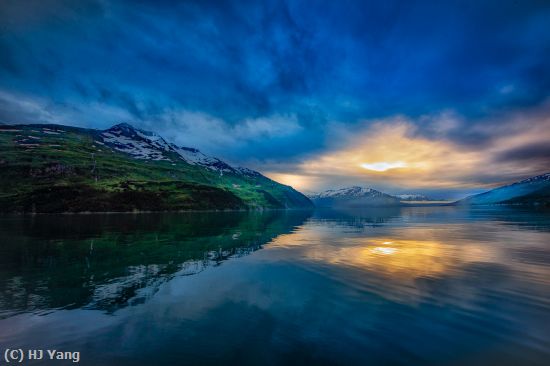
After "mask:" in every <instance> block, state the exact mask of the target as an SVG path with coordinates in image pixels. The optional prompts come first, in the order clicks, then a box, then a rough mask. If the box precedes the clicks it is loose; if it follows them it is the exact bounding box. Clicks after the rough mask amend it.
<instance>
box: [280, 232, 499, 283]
mask: <svg viewBox="0 0 550 366" xmlns="http://www.w3.org/2000/svg"><path fill="white" fill-rule="evenodd" d="M346 230H348V229H346V228H342V227H332V228H331V229H328V230H327V229H326V228H322V227H315V226H309V227H307V226H306V227H304V228H302V229H301V230H298V231H296V232H294V233H292V234H288V235H282V236H280V237H278V238H276V239H275V240H274V241H273V242H272V243H271V244H270V246H269V247H270V248H273V249H276V248H282V247H283V248H285V249H290V250H292V251H293V253H295V256H292V258H293V260H297V259H301V260H306V261H308V262H318V263H319V264H325V265H326V264H328V265H330V266H329V267H328V268H327V269H326V270H328V271H331V268H333V269H334V270H338V268H341V269H347V271H348V272H349V274H350V277H353V279H352V281H367V282H370V283H371V284H372V283H374V282H377V281H380V283H382V282H383V283H384V287H386V289H387V288H388V287H389V286H410V287H414V286H415V284H414V281H415V280H416V279H418V278H427V277H432V278H433V277H444V276H447V275H451V276H453V275H456V274H457V272H458V271H460V269H461V268H462V267H464V266H466V265H467V264H468V263H474V262H484V263H502V262H503V261H504V262H506V261H505V260H504V259H505V255H506V254H505V252H504V251H503V248H501V247H498V246H491V245H486V244H485V243H483V242H479V241H477V240H475V239H473V238H465V237H457V236H455V235H453V228H452V227H449V228H446V229H445V230H441V228H439V230H438V229H433V228H426V227H424V228H407V229H400V230H396V231H392V230H383V231H382V232H380V233H377V232H376V231H374V232H373V231H370V232H353V231H349V232H348V231H346ZM343 234H344V235H343ZM377 234H378V235H377ZM358 271H359V272H365V273H368V275H367V276H364V275H363V276H358V274H357V272H358ZM361 278H363V279H361Z"/></svg>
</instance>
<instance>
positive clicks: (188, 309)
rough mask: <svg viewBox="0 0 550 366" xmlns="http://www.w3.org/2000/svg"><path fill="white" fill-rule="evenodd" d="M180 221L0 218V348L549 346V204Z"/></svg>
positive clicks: (181, 355) (367, 355) (422, 358)
mask: <svg viewBox="0 0 550 366" xmlns="http://www.w3.org/2000/svg"><path fill="white" fill-rule="evenodd" d="M193 215H194V214H193ZM193 215H191V214H190V216H189V217H185V216H184V217H182V216H179V215H175V216H174V217H170V216H163V215H161V216H159V217H158V218H157V219H154V220H153V219H149V218H148V219H147V220H145V219H143V217H141V216H139V215H138V217H137V218H135V219H134V218H132V220H137V221H136V222H133V221H131V220H130V222H128V219H124V220H122V221H120V222H118V220H119V219H118V218H112V217H106V218H96V219H95V220H99V221H98V223H97V225H96V227H95V228H93V229H90V228H87V225H86V224H85V223H84V222H82V223H79V222H75V223H71V222H70V221H65V219H62V220H61V221H60V222H57V223H55V222H45V223H39V224H36V223H32V222H30V221H28V220H26V221H25V220H22V221H21V220H20V221H17V222H13V224H10V223H8V222H7V221H3V222H2V224H0V225H2V226H1V230H2V231H1V233H2V234H1V235H3V237H4V238H6V237H9V238H11V239H10V240H13V241H14V242H13V243H12V244H9V245H6V244H5V243H6V241H2V243H3V244H2V247H1V248H2V249H1V250H2V253H0V254H2V255H3V256H2V257H1V258H2V259H0V261H1V265H2V266H1V267H0V268H1V269H0V270H1V271H2V272H1V277H0V279H1V280H2V286H3V287H2V289H1V290H2V301H4V302H3V303H2V304H0V305H1V306H2V309H3V310H4V314H7V316H6V317H5V318H4V319H0V343H2V344H4V343H10V344H11V343H14V344H20V345H22V346H23V345H25V346H29V347H30V346H33V347H34V346H43V342H44V339H47V340H48V342H49V343H48V344H49V345H52V346H56V347H65V348H70V349H75V350H80V351H82V353H83V358H82V363H83V364H89V365H97V364H101V365H114V364H117V365H119V364H128V365H141V364H143V365H146V364H159V363H162V364H179V363H181V362H182V360H184V361H185V362H187V363H189V364H205V365H219V364H235V365H243V364H268V365H269V364H270V365H283V364H284V365H292V364H297V365H303V364H324V365H332V364H345V365H365V364H375V365H376V364H381V365H387V364H392V365H394V364H395V365H401V364H403V365H404V364H438V365H440V364H498V365H517V364H529V365H538V364H540V365H545V364H547V361H548V359H549V357H550V352H549V350H550V332H549V331H548V326H547V324H548V323H549V322H550V297H549V296H548V294H549V293H550V247H549V243H550V230H549V228H550V213H549V212H548V211H527V210H515V209H508V208H491V209H473V210H469V209H465V208H457V207H428V208H426V207H407V208H395V209H391V210H366V211H353V210H352V211H317V212H315V213H313V215H310V214H309V213H299V212H287V213H282V212H272V213H263V214H261V215H260V216H259V217H256V216H254V215H256V214H253V215H252V216H250V214H244V213H239V214H235V213H233V214H227V216H225V217H223V216H216V215H214V216H209V215H206V216H203V215H202V214H201V215H197V216H196V217H193ZM130 217H133V216H130ZM52 220H53V221H56V220H59V219H54V218H52ZM70 220H72V218H71V219H70ZM79 220H80V219H79ZM102 220H103V221H102ZM151 220H153V221H151ZM68 223H69V224H71V225H67V224H68ZM67 226H72V228H73V229H71V228H68V227H67ZM98 227H99V228H101V229H100V230H99V229H98ZM50 228H51V231H50ZM51 232H53V233H54V234H50V233H51ZM91 241H93V245H92V243H91ZM15 242H17V243H18V244H17V245H16V244H15ZM10 243H11V242H10ZM259 247H261V248H263V249H262V250H258V251H255V252H254V253H253V254H251V255H245V254H248V253H251V252H253V251H254V250H255V249H257V248H259ZM90 252H91V254H90ZM235 257H239V258H235ZM86 258H88V262H87V261H86ZM226 258H234V259H233V260H229V261H225V262H224V260H225V259H226ZM203 263H205V265H203ZM220 263H223V265H219V264H220ZM205 268H207V270H204V269H205ZM185 274H194V275H190V276H185ZM11 283H14V284H13V285H12V284H11ZM8 284H10V285H9V286H11V287H9V286H8ZM81 287H82V288H83V290H81ZM12 288H13V290H12ZM7 290H9V291H12V292H10V293H9V294H8V292H9V291H7ZM18 291H19V292H18ZM72 291H75V293H80V292H79V291H82V294H83V295H82V296H75V295H74V293H73V292H72ZM16 293H20V294H19V295H14V294H16ZM8 295H9V296H8ZM37 295H38V296H42V298H43V299H45V300H44V303H40V302H39V301H38V300H37V299H38V296H37ZM23 299H24V300H23ZM54 304H61V305H62V306H64V307H65V309H67V310H59V309H54V308H55V306H54ZM31 305H32V306H31ZM128 305H134V306H128ZM33 306H34V309H35V310H34V311H32V312H30V313H29V312H28V310H32V308H33ZM14 309H16V310H18V311H26V312H21V313H19V314H15V313H14V311H13V310H14ZM42 310H46V311H47V313H44V312H43V311H42ZM10 311H11V312H10ZM37 314H40V316H37Z"/></svg>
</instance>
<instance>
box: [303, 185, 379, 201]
mask: <svg viewBox="0 0 550 366" xmlns="http://www.w3.org/2000/svg"><path fill="white" fill-rule="evenodd" d="M377 193H380V194H383V193H382V192H379V191H376V190H374V189H372V188H365V187H358V186H354V187H347V188H340V189H329V190H326V191H324V192H321V193H317V194H314V195H311V196H310V198H334V197H361V196H366V195H373V194H377Z"/></svg>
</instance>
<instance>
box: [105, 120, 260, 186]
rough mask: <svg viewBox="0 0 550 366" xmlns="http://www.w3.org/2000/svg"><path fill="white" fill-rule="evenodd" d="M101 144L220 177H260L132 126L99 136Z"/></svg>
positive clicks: (251, 171)
mask: <svg viewBox="0 0 550 366" xmlns="http://www.w3.org/2000/svg"><path fill="white" fill-rule="evenodd" d="M99 140H101V141H96V142H97V143H99V144H104V145H107V146H108V147H110V148H112V149H114V150H117V151H120V152H123V153H126V154H129V155H131V156H132V157H133V158H135V159H146V160H157V161H158V160H166V161H173V159H174V158H175V159H180V160H183V161H185V162H186V163H188V164H191V165H200V166H203V167H205V168H207V169H210V170H213V171H217V172H219V173H220V174H222V175H223V174H224V173H233V174H237V175H247V176H257V175H260V173H258V172H256V171H253V170H251V169H248V168H241V167H232V166H231V165H229V164H227V163H225V162H223V161H222V160H220V159H218V158H215V157H212V156H208V155H205V154H203V153H202V152H200V151H199V150H198V149H195V148H191V147H183V146H177V145H176V144H174V143H168V142H166V140H164V138H162V137H161V136H159V135H157V134H156V133H154V132H149V131H143V130H140V129H138V128H135V127H133V126H132V125H129V124H128V123H120V124H117V125H115V126H113V127H111V128H109V129H107V130H104V131H102V132H101V133H100V134H99Z"/></svg>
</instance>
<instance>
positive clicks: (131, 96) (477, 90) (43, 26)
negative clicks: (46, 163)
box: [0, 0, 550, 160]
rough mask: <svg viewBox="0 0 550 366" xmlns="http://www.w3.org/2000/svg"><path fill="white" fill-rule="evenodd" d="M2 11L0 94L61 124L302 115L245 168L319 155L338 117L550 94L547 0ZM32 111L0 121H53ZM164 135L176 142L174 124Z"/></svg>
mask: <svg viewBox="0 0 550 366" xmlns="http://www.w3.org/2000/svg"><path fill="white" fill-rule="evenodd" d="M0 8H1V9H0V14H1V15H0V24H2V26H1V30H0V32H1V33H0V54H1V57H0V80H1V85H0V87H1V89H2V92H4V93H9V94H13V95H15V96H19V97H28V98H30V99H31V100H38V101H41V103H47V105H48V108H50V109H49V110H50V111H51V113H50V114H47V116H50V117H51V118H54V119H55V114H56V113H59V114H60V115H62V114H63V113H66V114H67V115H68V116H69V117H66V118H65V119H62V118H61V116H60V117H59V118H60V120H62V121H67V120H68V119H70V121H73V122H72V123H74V124H80V125H86V126H91V127H93V126H96V127H105V126H107V125H109V124H112V123H115V122H118V121H119V120H120V118H126V119H128V120H129V122H133V123H136V124H138V125H146V126H149V127H151V126H154V125H155V124H158V125H159V126H160V128H163V126H166V123H167V122H166V120H167V119H166V114H167V113H175V112H176V111H178V110H187V111H197V112H201V113H205V114H208V115H210V116H212V117H215V118H219V119H221V120H223V121H225V122H226V123H227V126H229V127H231V126H235V125H237V124H239V123H241V122H242V121H243V120H246V119H255V118H263V117H270V116H273V115H279V116H280V115H288V116H294V117H296V118H297V120H298V123H299V124H300V126H301V127H302V129H300V130H299V131H298V132H296V133H295V134H293V135H292V136H286V137H284V136H283V137H280V138H272V139H271V140H270V141H269V142H265V141H255V140H253V139H251V140H249V141H247V142H246V144H245V143H243V144H241V145H239V146H235V147H234V149H233V150H232V151H231V152H228V154H229V155H230V156H232V157H233V158H235V159H243V158H246V157H247V156H249V155H251V154H254V155H255V157H256V158H258V159H260V160H261V159H264V158H265V159H268V158H275V157H277V158H281V157H282V158H290V157H292V156H297V155H301V154H305V153H311V152H314V151H316V150H319V149H322V148H323V144H324V141H326V140H327V138H330V137H327V136H325V132H324V128H323V126H324V124H325V123H326V122H327V121H332V120H337V121H341V122H348V123H349V124H350V126H353V125H354V124H355V123H356V122H357V121H359V120H362V119H368V118H382V117H385V116H390V115H395V114H402V115H408V116H410V117H413V118H414V117H418V116H421V115H424V114H430V113H433V112H437V111H440V110H447V109H448V110H453V111H454V112H456V113H457V114H459V115H461V116H463V117H464V118H465V120H467V121H468V123H469V124H475V123H478V121H483V120H484V119H486V118H487V116H490V115H492V114H494V113H496V112H502V110H503V109H506V110H512V111H514V110H517V109H522V108H528V107H532V106H536V105H538V104H540V103H542V102H543V101H544V100H545V99H546V98H547V97H548V94H549V90H550V71H549V70H550V67H549V66H550V65H549V64H548V62H549V61H548V60H550V27H549V26H548V24H550V3H549V2H548V1H484V2H479V1H445V2H433V1H383V2H381V1H376V2H375V1H372V2H367V1H286V2H285V1H239V2H234V1H206V0H200V1H186V2H180V1H175V2H170V1H160V2H159V1H151V2H147V1H141V2H136V1H128V2H124V1H93V0H83V1H78V2H74V1H9V2H2V3H1V4H0ZM90 105H95V106H96V107H94V108H90ZM24 106H25V105H24V104H23V105H21V104H17V105H11V106H10V105H9V103H7V102H5V101H4V102H3V103H2V108H1V109H0V120H2V121H4V122H11V121H14V120H20V118H21V116H22V115H25V116H26V117H25V122H30V121H32V119H33V116H36V117H35V118H36V122H43V121H42V120H39V119H40V118H45V117H44V116H45V115H44V114H42V113H41V114H32V113H29V111H21V108H24ZM101 106H107V107H109V108H112V110H113V111H115V112H116V113H115V112H114V113H112V114H109V113H108V112H105V110H107V109H105V108H104V110H103V111H100V110H101ZM275 120H276V119H275ZM50 122H51V121H50ZM479 123H481V122H479ZM169 125H170V127H171V130H170V131H177V125H178V122H177V121H176V120H174V119H173V118H172V119H170V123H169ZM173 133H175V132H173ZM454 138H455V139H456V140H457V142H460V143H465V144H478V143H480V142H483V141H485V140H487V139H488V136H484V135H479V134H478V133H477V132H473V131H472V132H470V131H468V130H462V131H460V133H457V134H456V135H455V137H454ZM193 143H194V141H189V142H188V144H191V145H192V144H193ZM199 147H200V146H199Z"/></svg>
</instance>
